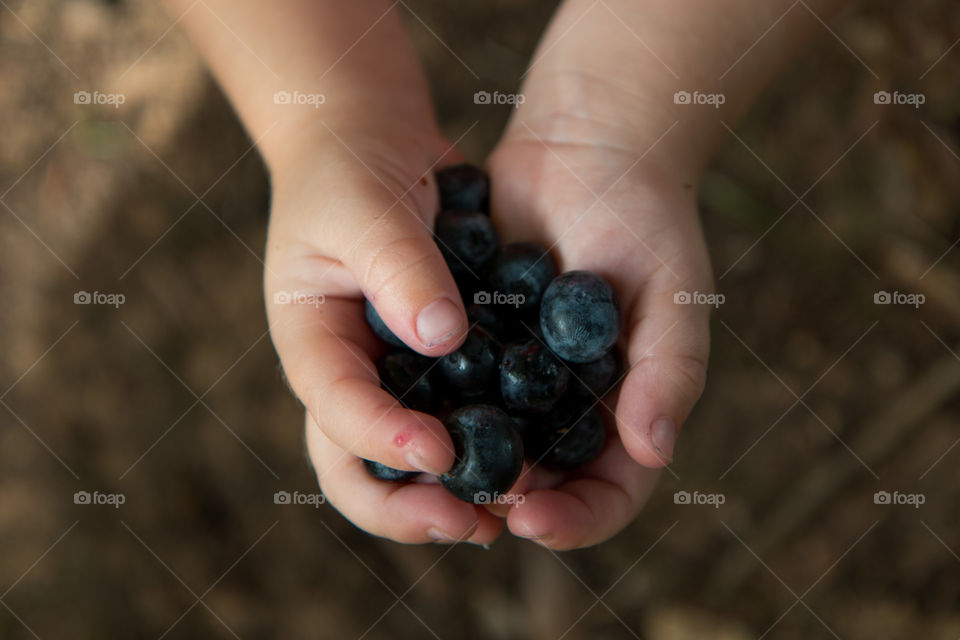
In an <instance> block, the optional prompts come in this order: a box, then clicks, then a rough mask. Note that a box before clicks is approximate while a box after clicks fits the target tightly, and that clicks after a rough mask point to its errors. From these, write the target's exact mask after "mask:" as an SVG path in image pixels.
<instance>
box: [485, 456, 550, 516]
mask: <svg viewBox="0 0 960 640" xmlns="http://www.w3.org/2000/svg"><path fill="white" fill-rule="evenodd" d="M562 480H563V474H562V473H559V472H557V471H551V470H550V469H547V468H545V467H542V466H540V465H532V466H531V465H530V463H529V462H527V461H526V460H524V461H523V467H522V468H521V469H520V476H519V477H518V478H517V481H516V482H514V483H513V486H512V487H510V490H509V491H507V492H506V493H504V494H502V495H497V500H495V501H494V502H491V503H490V504H486V505H484V506H485V507H486V508H487V511H489V512H490V513H492V514H493V515H495V516H497V517H498V518H506V517H507V514H508V513H509V512H510V509H511V508H513V506H514V505H517V504H522V503H523V502H524V501H526V495H525V494H526V493H529V492H530V491H535V490H537V489H547V488H552V487H555V486H557V485H558V484H560V482H561V481H562Z"/></svg>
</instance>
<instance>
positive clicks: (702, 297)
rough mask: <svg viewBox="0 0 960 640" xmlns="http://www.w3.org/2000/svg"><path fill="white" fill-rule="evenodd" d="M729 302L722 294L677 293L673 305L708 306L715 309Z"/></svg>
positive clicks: (674, 295)
mask: <svg viewBox="0 0 960 640" xmlns="http://www.w3.org/2000/svg"><path fill="white" fill-rule="evenodd" d="M726 301H727V297H726V296H725V295H723V294H722V293H701V292H700V291H677V292H676V293H674V294H673V304H708V305H710V306H712V307H713V308H715V309H719V308H720V305H722V304H723V303H724V302H726Z"/></svg>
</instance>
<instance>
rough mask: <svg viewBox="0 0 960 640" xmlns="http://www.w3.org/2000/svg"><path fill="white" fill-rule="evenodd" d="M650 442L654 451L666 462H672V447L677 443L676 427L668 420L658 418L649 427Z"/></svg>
mask: <svg viewBox="0 0 960 640" xmlns="http://www.w3.org/2000/svg"><path fill="white" fill-rule="evenodd" d="M650 440H651V441H652V442H653V447H654V449H656V450H657V453H659V454H660V455H661V456H663V457H664V459H666V460H667V461H668V462H673V447H674V445H675V444H676V442H677V427H676V426H675V425H674V424H673V420H671V419H670V418H658V419H656V420H654V421H653V424H652V425H650Z"/></svg>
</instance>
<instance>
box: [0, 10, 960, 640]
mask: <svg viewBox="0 0 960 640" xmlns="http://www.w3.org/2000/svg"><path fill="white" fill-rule="evenodd" d="M451 6H452V5H450V4H449V3H443V2H440V1H439V0H416V1H413V0H411V1H410V2H409V11H407V14H408V15H407V17H408V22H409V26H410V30H411V33H412V34H413V37H414V39H415V41H416V44H417V46H418V48H419V50H420V52H421V54H422V56H423V58H424V60H425V62H426V65H427V68H428V69H429V72H430V75H431V79H432V83H433V90H434V92H435V95H436V99H437V104H438V109H439V112H440V116H441V118H442V121H443V126H444V129H445V132H446V133H447V134H448V135H449V136H450V137H451V138H454V139H455V138H457V137H459V135H460V134H461V133H462V132H463V131H465V130H466V129H467V128H468V127H469V126H470V125H471V123H473V122H474V121H476V120H478V119H479V121H480V123H479V125H478V126H477V127H476V128H475V129H474V130H473V131H472V132H471V133H470V134H469V135H468V136H467V137H466V138H465V139H464V141H463V144H462V148H463V150H464V152H465V153H466V154H467V155H468V156H469V157H470V158H472V159H473V160H475V161H480V162H482V160H483V158H484V156H485V155H486V153H487V152H488V151H489V149H490V148H491V147H492V145H493V144H494V143H495V141H496V139H497V136H498V133H499V131H500V129H501V128H502V126H503V123H504V121H505V119H506V117H507V116H508V113H509V107H504V108H503V109H491V108H490V107H477V106H476V105H474V104H473V102H472V99H471V96H472V94H473V93H474V92H475V91H477V90H478V89H481V88H483V89H487V90H493V89H500V90H502V91H510V90H515V87H516V86H517V83H518V78H519V77H520V75H521V74H522V73H523V70H524V69H525V64H526V62H527V61H528V60H529V57H530V54H531V51H532V49H533V47H534V45H535V42H536V38H537V36H538V34H539V33H540V31H541V29H542V26H543V25H544V24H545V23H546V21H547V20H548V18H549V16H550V13H551V11H552V10H553V8H554V3H552V2H548V1H546V0H544V1H540V0H536V1H533V0H531V1H529V2H523V3H516V2H506V1H504V0H496V1H493V0H490V1H488V2H483V3H479V2H477V3H457V8H456V11H452V10H451V9H450V7H451ZM805 10H806V9H805V8H804V6H803V5H802V3H801V4H798V5H795V8H794V9H793V11H805ZM414 13H415V14H416V16H419V18H420V19H419V20H418V19H416V18H414V17H413V14H414ZM421 20H422V22H421ZM172 22H173V20H172V19H171V18H170V17H169V16H167V15H165V14H164V13H163V12H162V11H161V10H160V9H158V8H157V7H156V6H154V5H153V4H152V3H147V2H141V1H126V0H116V1H113V2H106V1H94V0H72V1H70V2H50V1H47V0H33V1H32V2H26V1H25V0H8V1H7V2H6V3H4V4H3V6H2V8H0V86H2V87H3V89H4V90H3V91H0V123H2V130H3V131H4V136H3V140H2V143H0V193H2V196H0V202H2V204H3V205H4V206H3V207H0V274H2V276H0V301H2V307H3V308H2V311H0V345H2V353H3V358H2V361H0V391H2V395H0V401H2V405H3V406H2V407H0V531H2V541H3V542H2V545H0V604H2V605H3V606H2V607H0V638H5V639H6V638H10V639H19V638H34V637H35V638H43V639H44V640H46V639H49V638H73V639H77V640H80V639H86V638H91V639H93V638H158V637H161V636H162V637H167V638H228V637H239V638H261V637H263V638H267V637H282V638H307V637H309V638H337V639H340V638H355V637H356V638H360V637H364V638H389V639H390V640H398V639H400V638H426V637H438V638H465V639H466V638H484V639H501V638H502V639H514V638H518V639H519V638H530V639H534V640H540V639H544V640H546V639H551V640H555V639H557V638H561V637H562V638H569V639H571V640H572V639H577V638H591V639H597V638H633V637H642V638H648V639H651V640H685V639H689V638H704V637H712V638H723V639H729V640H740V639H747V638H757V637H769V638H821V637H823V638H829V637H836V638H843V639H845V640H846V639H850V640H855V639H859V638H863V639H869V640H873V639H875V638H949V639H955V638H957V637H960V608H958V602H960V527H958V523H960V506H958V505H960V482H958V473H957V469H958V465H960V447H956V446H955V445H956V444H957V442H958V438H960V421H958V409H960V402H958V395H960V357H958V354H960V329H958V328H957V327H958V321H960V300H958V291H960V249H955V248H954V244H956V243H957V242H960V223H958V221H960V216H958V213H960V206H958V204H957V203H958V202H960V200H958V192H960V157H958V152H960V151H958V150H960V82H957V78H956V69H957V68H958V67H957V65H958V64H960V46H958V47H956V48H954V45H956V43H957V39H958V37H960V6H958V5H956V4H955V3H944V2H933V1H932V0H920V1H917V2H911V3H903V2H893V1H888V0H881V1H877V2H871V3H866V2H861V3H857V4H856V5H854V6H851V7H849V9H848V10H846V11H844V12H843V13H842V14H841V15H840V16H838V17H837V18H836V19H835V20H833V21H831V22H830V23H829V25H830V27H829V30H828V28H826V27H825V28H824V29H823V33H822V37H820V38H819V39H818V40H817V42H816V43H815V45H814V46H813V47H812V48H811V49H809V50H808V51H807V52H806V53H805V54H804V55H803V56H802V57H801V58H799V59H798V60H797V61H796V62H795V63H794V64H793V65H791V66H790V68H789V70H788V71H787V72H786V73H785V74H784V75H783V76H782V77H781V78H780V79H779V80H778V81H777V83H776V84H775V85H774V86H773V87H772V88H771V89H770V90H769V91H768V92H767V93H766V94H765V95H764V97H763V98H762V100H761V101H760V102H759V103H758V104H757V105H756V106H755V108H754V109H753V110H752V111H751V113H750V115H749V117H748V118H747V119H746V120H745V121H744V122H743V123H741V124H740V125H739V127H738V128H737V130H736V132H737V136H738V137H739V140H738V139H737V138H736V137H730V139H729V140H728V141H727V142H726V144H725V146H724V147H723V149H722V151H721V153H720V154H719V155H718V157H717V158H716V160H715V162H714V163H713V165H712V167H711V169H710V171H709V173H708V175H707V178H706V180H705V181H704V184H703V188H702V193H701V201H702V205H703V214H704V224H705V227H706V232H707V236H708V242H709V246H710V249H711V255H712V259H713V265H714V270H715V273H716V274H717V277H718V281H717V286H718V291H720V292H722V293H723V294H724V295H725V297H726V303H725V304H723V305H722V306H721V307H720V308H719V309H718V310H717V312H716V313H715V315H714V319H713V351H712V355H711V370H710V380H709V383H708V388H707V391H706V393H705V395H704V397H703V399H702V401H701V402H700V403H699V405H698V407H697V409H696V410H695V412H694V414H693V416H692V417H691V419H690V421H689V423H688V425H687V427H686V431H685V433H684V436H683V438H682V441H681V443H680V446H679V450H678V456H677V459H676V462H675V464H674V466H673V467H672V473H667V474H665V475H664V478H663V481H662V483H661V485H660V486H659V488H658V490H657V491H656V492H655V494H654V496H653V498H652V500H651V502H650V504H649V505H648V507H647V508H646V509H645V510H644V512H643V513H642V515H641V516H640V517H639V518H638V519H637V521H636V522H635V523H634V524H633V525H631V526H630V527H629V528H628V529H627V530H626V531H624V532H623V533H622V534H620V535H619V536H617V537H616V538H614V539H613V540H612V541H610V542H608V543H606V544H603V545H600V546H598V547H596V548H593V549H588V550H581V551H575V552H568V553H559V554H555V553H551V552H549V551H546V550H543V549H539V548H536V547H534V546H533V545H531V544H529V543H526V542H523V541H518V540H513V539H508V538H503V539H502V540H500V541H498V542H497V543H496V544H495V545H493V547H492V548H491V549H490V550H489V551H485V550H483V549H480V548H476V547H472V546H468V545H461V546H457V547H453V548H444V547H428V546H424V547H407V546H401V545H397V544H394V543H390V542H386V541H382V540H379V539H375V538H372V537H370V536H368V535H366V534H365V533H363V532H361V531H359V530H357V529H356V528H354V527H353V526H352V525H351V524H349V523H348V522H347V521H345V520H344V519H343V518H342V517H340V516H339V514H338V513H337V512H336V511H334V510H333V509H332V508H330V507H328V506H321V507H320V508H316V509H315V508H313V507H311V506H308V505H301V506H292V505H277V504H275V503H274V493H275V492H277V491H289V492H293V491H300V492H303V493H314V492H316V483H315V480H314V477H313V475H312V472H311V469H310V468H309V466H308V464H307V463H306V461H305V458H304V455H303V441H302V429H301V425H302V420H301V413H300V409H299V406H298V405H297V403H296V402H295V401H294V400H293V398H292V397H291V396H290V395H289V393H288V392H287V390H286V388H285V387H284V385H283V382H282V380H281V378H280V376H279V369H278V362H277V358H276V356H275V353H274V351H273V348H272V346H271V344H270V340H269V336H267V335H266V333H265V332H266V323H265V318H264V313H263V302H262V297H261V292H260V280H261V269H262V264H261V259H262V256H263V246H264V237H265V224H266V220H267V214H268V212H267V204H268V199H269V191H268V184H267V181H266V176H265V173H264V170H263V166H262V163H261V161H260V159H259V158H258V156H257V154H256V151H255V150H251V149H250V141H249V140H248V139H247V137H246V136H245V134H244V132H243V131H242V130H241V129H240V127H239V125H238V123H237V121H236V118H235V116H234V115H233V113H232V112H231V110H230V108H229V105H228V104H227V103H226V101H225V100H224V98H223V97H222V95H221V94H220V93H219V90H218V89H217V88H216V87H215V86H214V85H213V83H212V82H211V80H210V78H209V76H208V75H207V74H206V72H205V70H204V69H203V67H202V66H201V64H200V62H199V60H198V58H197V56H196V54H195V53H194V52H193V50H192V48H191V46H190V45H189V43H188V42H187V41H186V39H185V37H184V35H183V34H182V33H181V32H180V31H179V30H178V29H176V28H175V29H172V30H170V31H169V32H168V31H167V30H168V28H169V27H170V26H171V24H172ZM425 25H427V26H425ZM427 27H429V29H428V28H427ZM771 36H772V37H775V36H776V31H773V32H771ZM443 43H451V48H452V49H453V50H454V51H455V53H456V56H458V57H459V58H461V59H462V60H463V62H464V63H465V64H467V65H469V66H470V67H471V68H473V69H474V70H475V71H476V73H477V74H478V75H479V76H480V77H481V80H480V81H479V82H478V81H476V80H475V79H474V78H473V77H472V76H471V75H470V74H468V73H464V72H462V66H461V63H460V62H459V61H458V60H457V59H456V57H454V56H453V55H452V53H451V51H450V50H448V49H447V48H446V46H445V45H444V44H443ZM151 45H152V46H151ZM93 87H103V88H106V89H104V90H114V88H116V90H119V91H122V92H123V93H124V95H125V96H126V98H127V101H126V103H125V104H123V105H122V106H121V107H120V108H117V109H114V108H112V107H111V106H91V105H78V104H75V103H74V100H73V95H74V92H76V91H78V90H86V89H89V88H93ZM894 88H896V89H898V90H900V91H902V92H906V93H922V94H923V95H924V96H925V99H926V101H925V103H924V104H923V105H922V106H920V108H919V109H914V108H912V107H910V106H906V105H902V106H895V105H883V104H876V103H875V101H874V99H873V96H874V93H875V92H877V91H880V90H893V89H894ZM811 185H814V186H813V187H812V188H810V187H811ZM808 188H810V189H809V192H807V191H808ZM802 194H803V198H802V203H800V204H797V202H796V201H797V196H800V195H802ZM201 197H202V201H200V199H201ZM78 291H88V292H95V291H96V292H101V293H122V294H123V296H124V302H123V304H122V305H119V306H117V307H113V306H108V305H78V304H74V296H75V294H76V293H77V292H78ZM881 291H889V292H893V291H897V292H901V293H907V294H916V293H922V294H923V295H924V296H925V303H924V304H923V305H921V306H919V307H913V306H909V305H904V304H891V305H882V304H874V296H875V294H877V292H881ZM83 491H86V492H90V493H91V494H93V492H100V493H99V495H100V496H101V498H102V496H103V494H121V495H122V496H123V500H124V503H123V504H122V505H110V504H101V505H93V504H76V503H75V494H76V493H77V492H83ZM681 491H686V492H688V493H690V494H691V495H695V496H702V495H705V494H720V495H722V496H723V500H724V502H723V504H722V505H720V506H718V507H716V508H715V507H713V506H710V505H693V504H676V501H675V492H681ZM884 491H885V492H889V494H890V495H891V502H896V501H907V502H914V503H916V502H921V501H922V504H882V502H883V500H882V498H883V494H880V496H879V497H877V496H875V494H876V492H884ZM695 492H696V493H695ZM681 495H682V494H681ZM878 499H879V501H880V502H881V503H880V504H877V501H878ZM163 634H166V635H163Z"/></svg>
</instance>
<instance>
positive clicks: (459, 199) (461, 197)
mask: <svg viewBox="0 0 960 640" xmlns="http://www.w3.org/2000/svg"><path fill="white" fill-rule="evenodd" d="M437 189H439V191H440V210H441V211H480V212H482V213H489V212H490V178H488V177H487V174H486V173H485V172H484V171H483V169H481V168H480V167H475V166H473V165H471V164H457V165H453V166H451V167H446V168H445V169H441V170H440V171H438V172H437Z"/></svg>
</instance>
